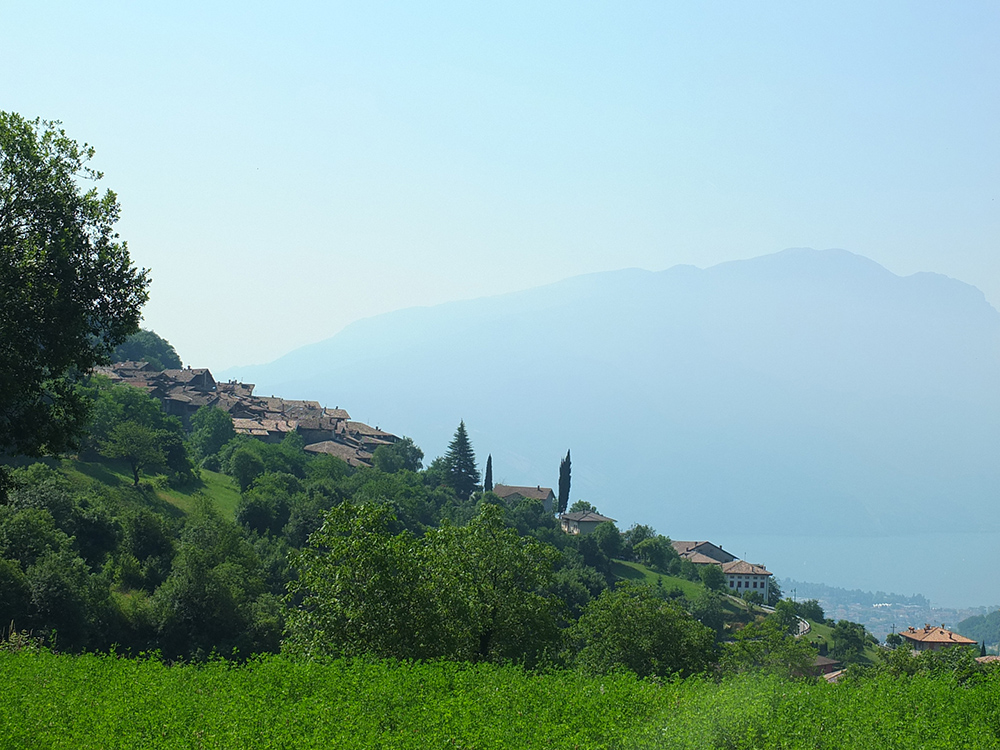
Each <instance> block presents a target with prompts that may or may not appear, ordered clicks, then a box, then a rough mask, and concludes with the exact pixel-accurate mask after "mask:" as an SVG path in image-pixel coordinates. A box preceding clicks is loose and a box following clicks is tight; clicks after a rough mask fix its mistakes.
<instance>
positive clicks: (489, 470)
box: [483, 453, 493, 492]
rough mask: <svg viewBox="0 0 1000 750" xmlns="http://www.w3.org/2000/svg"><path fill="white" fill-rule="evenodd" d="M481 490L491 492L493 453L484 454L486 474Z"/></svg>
mask: <svg viewBox="0 0 1000 750" xmlns="http://www.w3.org/2000/svg"><path fill="white" fill-rule="evenodd" d="M483 492H493V454H492V453H491V454H489V455H488V456H486V476H485V477H483Z"/></svg>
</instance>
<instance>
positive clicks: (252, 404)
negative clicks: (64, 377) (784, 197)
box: [96, 361, 772, 602]
mask: <svg viewBox="0 0 1000 750" xmlns="http://www.w3.org/2000/svg"><path fill="white" fill-rule="evenodd" d="M96 372H97V373H98V374H100V375H103V376H105V377H107V378H108V379H109V380H111V381H112V382H114V383H124V384H127V385H131V386H133V387H136V388H140V389H141V390H143V391H145V392H146V393H148V394H149V395H150V396H152V397H154V398H156V399H157V400H158V401H159V402H160V404H161V405H162V406H163V410H164V411H165V412H166V413H167V414H170V415H173V416H177V417H179V418H180V419H181V421H182V422H184V424H185V425H187V424H188V423H189V421H190V419H191V416H192V415H193V414H194V413H195V412H196V411H197V410H198V409H200V408H201V407H203V406H212V407H216V408H218V409H222V410H223V411H224V412H226V413H227V414H229V415H230V416H231V417H232V418H233V427H234V428H235V430H236V434H238V435H247V436H250V437H253V438H256V439H258V440H261V441H264V442H268V443H277V442H280V441H281V440H282V439H283V438H284V437H285V435H287V434H288V433H290V432H297V433H298V434H299V435H301V436H302V438H303V440H304V441H305V447H304V450H305V451H307V452H309V453H325V454H328V455H331V456H335V457H336V458H339V459H341V460H343V461H345V462H346V463H347V464H348V465H349V466H353V467H358V466H369V467H370V466H371V465H372V455H373V454H374V452H375V450H376V449H377V448H378V447H379V446H380V445H392V444H393V443H396V442H398V441H399V439H400V438H399V437H398V436H396V435H393V434H392V433H390V432H386V431H385V430H382V429H381V428H379V427H372V426H370V425H367V424H365V423H363V422H356V421H352V420H351V417H350V414H348V412H347V411H346V410H345V409H341V408H340V407H339V406H337V407H334V408H329V407H325V406H321V405H320V404H319V402H317V401H304V400H290V399H283V398H278V397H275V396H269V397H264V396H255V395H254V384H252V383H242V382H239V381H235V380H231V381H228V382H218V381H217V380H216V379H215V378H214V377H213V376H212V373H211V371H210V370H209V369H208V368H205V367H195V368H192V367H187V368H184V369H166V370H163V371H158V370H157V369H156V368H155V367H154V366H153V365H151V364H149V363H148V362H146V361H124V362H116V363H113V364H111V365H109V366H105V367H100V368H97V370H96ZM492 491H493V493H494V494H496V495H497V496H499V497H500V498H502V499H504V500H506V501H508V502H513V501H517V500H521V499H535V500H539V501H541V502H542V506H543V508H544V509H545V511H546V512H548V513H555V512H556V495H555V492H554V491H553V490H552V488H551V487H542V486H541V485H535V486H534V487H531V486H514V485H503V484H498V485H496V486H494V487H493V490H492ZM559 522H560V526H561V528H562V530H563V531H564V532H566V533H567V534H589V533H591V532H593V531H594V530H595V529H596V528H597V526H598V524H601V523H605V522H612V523H614V522H615V519H613V518H609V517H608V516H603V515H601V514H599V513H596V512H594V511H576V512H568V513H562V514H559ZM672 544H673V547H674V549H675V550H676V552H677V554H678V556H680V558H681V559H682V560H689V561H690V562H691V563H693V564H694V565H696V566H702V565H718V566H720V567H721V568H722V572H723V574H724V575H725V580H726V585H727V586H728V588H729V589H731V590H732V592H733V593H735V594H737V595H742V594H744V592H747V591H748V590H749V591H753V592H755V593H758V594H759V595H760V597H761V599H762V600H763V601H765V602H766V601H767V599H768V593H769V589H770V585H769V581H770V579H771V577H772V573H771V572H769V571H768V570H767V569H766V568H765V567H764V566H763V565H759V564H752V563H749V562H746V561H744V560H738V559H737V558H736V556H735V555H733V554H731V553H729V552H727V551H726V550H724V549H723V548H722V547H719V546H718V545H715V544H713V543H711V542H708V541H698V542H686V541H681V542H673V543H672Z"/></svg>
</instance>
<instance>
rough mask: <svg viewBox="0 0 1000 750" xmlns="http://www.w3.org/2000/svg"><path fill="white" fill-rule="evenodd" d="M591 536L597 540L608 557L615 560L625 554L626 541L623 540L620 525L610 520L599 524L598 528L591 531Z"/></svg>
mask: <svg viewBox="0 0 1000 750" xmlns="http://www.w3.org/2000/svg"><path fill="white" fill-rule="evenodd" d="M591 536H593V537H594V540H595V541H596V542H597V546H598V547H600V548H601V552H603V553H604V554H605V555H606V556H607V557H608V559H610V560H615V559H618V558H620V557H622V556H623V555H624V554H625V543H624V542H623V541H622V535H621V532H620V531H618V527H617V526H615V525H614V524H613V523H611V522H610V521H606V522H604V523H599V524H597V528H596V529H594V530H593V532H591Z"/></svg>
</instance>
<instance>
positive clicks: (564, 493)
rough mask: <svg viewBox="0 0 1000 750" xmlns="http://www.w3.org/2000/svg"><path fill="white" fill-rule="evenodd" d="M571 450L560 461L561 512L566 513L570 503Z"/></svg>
mask: <svg viewBox="0 0 1000 750" xmlns="http://www.w3.org/2000/svg"><path fill="white" fill-rule="evenodd" d="M569 467H570V461H569V451H566V458H564V459H563V460H562V461H560V462H559V512H560V513H565V512H566V508H567V506H568V505H569Z"/></svg>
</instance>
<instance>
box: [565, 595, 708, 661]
mask: <svg viewBox="0 0 1000 750" xmlns="http://www.w3.org/2000/svg"><path fill="white" fill-rule="evenodd" d="M568 637H569V640H570V643H571V646H570V648H571V653H572V657H571V658H572V661H573V662H574V663H575V664H576V665H578V666H579V667H580V668H582V669H584V670H585V671H587V672H589V673H592V674H608V673H610V672H613V671H615V670H617V669H622V668H624V669H628V670H631V671H632V672H635V673H636V674H637V675H639V676H640V677H647V676H651V675H656V676H659V677H668V676H670V675H674V674H680V675H690V674H696V673H698V672H701V671H703V670H705V669H706V668H707V667H708V665H709V664H710V663H711V662H712V660H713V658H714V656H715V646H714V640H715V638H714V634H713V633H712V631H711V630H710V629H709V628H706V627H704V626H703V625H701V624H700V623H698V622H697V621H696V620H695V619H694V618H692V617H691V616H690V615H689V614H688V613H686V612H684V611H683V610H682V609H680V608H679V607H677V606H675V605H673V604H671V603H668V602H666V601H664V600H663V599H661V598H659V597H657V596H656V594H655V593H654V592H653V590H652V589H651V588H649V587H648V586H643V585H641V584H640V585H637V584H628V583H624V584H620V585H619V586H618V587H617V588H616V589H614V590H610V589H609V590H606V591H604V592H603V593H602V594H601V595H600V596H599V597H598V598H597V599H596V600H594V601H593V602H591V603H590V604H589V605H587V607H586V608H585V609H584V611H583V614H582V615H581V616H580V619H579V620H578V621H577V623H576V624H575V625H573V626H572V627H571V628H570V630H569V634H568Z"/></svg>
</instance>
